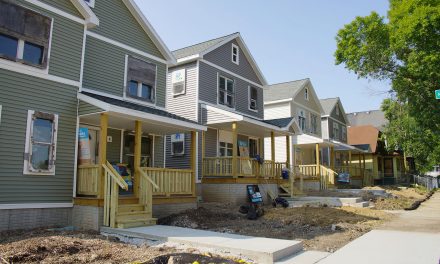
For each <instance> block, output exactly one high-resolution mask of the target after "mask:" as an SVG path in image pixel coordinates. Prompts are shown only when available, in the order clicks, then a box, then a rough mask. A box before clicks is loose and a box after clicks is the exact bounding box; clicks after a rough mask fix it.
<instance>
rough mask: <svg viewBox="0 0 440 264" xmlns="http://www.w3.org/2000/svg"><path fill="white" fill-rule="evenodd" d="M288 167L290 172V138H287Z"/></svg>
mask: <svg viewBox="0 0 440 264" xmlns="http://www.w3.org/2000/svg"><path fill="white" fill-rule="evenodd" d="M286 165H287V168H288V169H289V170H290V136H286Z"/></svg>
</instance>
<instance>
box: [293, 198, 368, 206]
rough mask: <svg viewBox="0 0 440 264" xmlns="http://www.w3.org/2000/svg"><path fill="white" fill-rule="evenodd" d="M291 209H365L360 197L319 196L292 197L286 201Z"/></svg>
mask: <svg viewBox="0 0 440 264" xmlns="http://www.w3.org/2000/svg"><path fill="white" fill-rule="evenodd" d="M287 200H288V201H289V204H290V206H291V207H301V206H306V205H308V206H322V205H324V204H325V205H327V206H331V207H341V206H356V207H365V206H368V204H367V205H364V201H363V200H362V198H361V197H321V196H303V197H293V198H289V199H287Z"/></svg>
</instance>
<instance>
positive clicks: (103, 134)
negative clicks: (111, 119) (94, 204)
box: [99, 113, 108, 198]
mask: <svg viewBox="0 0 440 264" xmlns="http://www.w3.org/2000/svg"><path fill="white" fill-rule="evenodd" d="M100 127H101V130H100V134H99V175H100V178H101V180H100V182H101V183H103V182H104V177H105V171H104V168H103V167H102V165H104V164H106V162H107V129H108V114H107V113H102V114H101V119H100ZM99 197H101V198H102V197H104V184H101V188H100V195H99Z"/></svg>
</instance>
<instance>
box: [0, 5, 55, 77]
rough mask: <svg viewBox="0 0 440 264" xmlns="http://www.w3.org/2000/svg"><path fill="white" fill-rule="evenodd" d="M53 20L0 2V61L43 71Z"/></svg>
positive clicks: (45, 65)
mask: <svg viewBox="0 0 440 264" xmlns="http://www.w3.org/2000/svg"><path fill="white" fill-rule="evenodd" d="M51 26H52V19H51V18H48V17H46V16H43V15H41V14H39V13H37V12H34V11H32V10H29V9H26V8H24V7H22V6H19V5H16V4H14V3H11V2H9V1H4V0H0V58H3V59H7V60H12V61H15V62H18V63H22V64H26V65H30V66H34V67H38V68H41V69H45V68H46V67H47V60H48V53H49V41H50V31H51Z"/></svg>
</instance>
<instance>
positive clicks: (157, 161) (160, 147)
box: [153, 136, 164, 168]
mask: <svg viewBox="0 0 440 264" xmlns="http://www.w3.org/2000/svg"><path fill="white" fill-rule="evenodd" d="M153 166H154V167H156V168H163V167H164V144H163V137H162V136H154V165H153Z"/></svg>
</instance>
